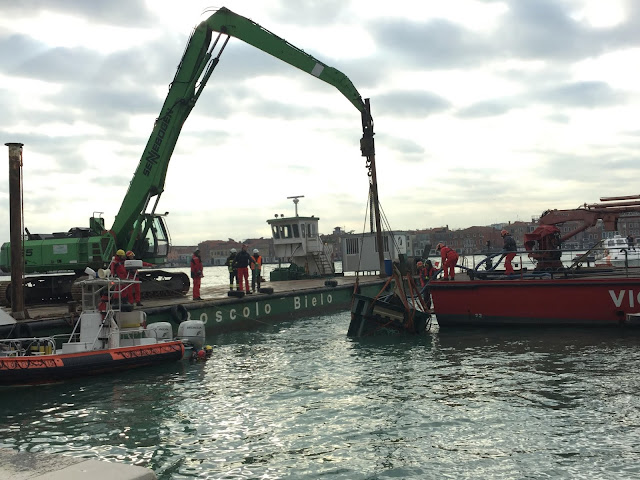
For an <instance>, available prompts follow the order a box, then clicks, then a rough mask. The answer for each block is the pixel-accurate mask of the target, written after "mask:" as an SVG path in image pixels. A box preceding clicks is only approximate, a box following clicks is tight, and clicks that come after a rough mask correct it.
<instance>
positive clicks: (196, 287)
mask: <svg viewBox="0 0 640 480" xmlns="http://www.w3.org/2000/svg"><path fill="white" fill-rule="evenodd" d="M202 269H203V266H202V259H201V258H200V249H199V248H198V249H196V251H195V252H193V256H192V257H191V278H193V299H194V300H202V298H200V282H201V281H202V277H204V274H203V273H202Z"/></svg>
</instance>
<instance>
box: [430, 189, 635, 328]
mask: <svg viewBox="0 0 640 480" xmlns="http://www.w3.org/2000/svg"><path fill="white" fill-rule="evenodd" d="M600 202H602V203H595V204H584V205H583V206H582V207H580V208H577V209H572V210H547V211H546V212H544V213H543V214H542V215H541V216H540V218H539V224H540V226H539V227H538V228H536V229H535V230H534V231H533V232H530V233H526V234H525V235H524V246H525V251H526V255H527V257H528V258H529V259H530V260H531V261H532V262H533V263H534V264H535V268H534V269H533V270H530V271H528V270H527V269H526V268H522V262H521V261H520V262H518V263H519V264H520V267H521V268H520V270H517V271H515V272H514V273H512V274H511V275H506V273H505V269H502V270H498V269H497V267H498V266H499V264H500V262H501V260H502V258H503V254H500V253H499V254H494V255H490V256H487V258H485V259H484V260H483V261H482V262H480V263H479V264H478V265H476V266H475V267H474V268H464V267H462V268H461V269H463V270H466V275H464V274H463V275H458V276H457V277H456V280H455V281H454V282H441V281H437V280H436V281H435V282H433V283H431V285H430V292H431V296H432V299H433V308H434V312H435V315H436V318H437V320H438V324H439V325H440V326H441V327H447V326H450V325H475V326H489V325H494V326H498V325H503V326H504V325H513V326H520V325H522V326H524V325H558V326H559V325H582V326H609V325H625V324H628V325H633V324H637V323H640V269H638V268H628V266H627V267H625V268H598V267H588V266H587V267H584V264H585V262H584V261H583V259H584V258H585V257H587V256H588V255H589V254H591V253H592V252H591V251H589V252H587V253H586V254H583V255H581V256H580V257H579V258H577V259H574V260H573V262H571V265H569V266H567V265H565V264H564V263H563V261H562V253H563V252H562V243H563V242H565V241H567V240H568V239H570V238H571V237H573V236H575V235H576V234H577V233H579V232H582V231H584V230H586V229H587V228H589V227H592V226H594V225H596V224H597V222H602V223H603V225H604V229H605V230H607V231H611V232H615V231H616V230H617V222H618V219H619V217H620V216H621V215H630V214H637V213H638V212H639V211H640V196H637V195H633V196H625V197H607V198H601V199H600ZM566 222H573V223H572V225H573V226H566V225H565V226H564V227H563V225H564V224H565V223H566ZM559 227H563V229H564V230H568V231H567V233H565V234H564V235H563V234H562V231H564V230H561V229H560V228H559ZM497 255H501V256H500V257H497ZM496 259H497V262H496Z"/></svg>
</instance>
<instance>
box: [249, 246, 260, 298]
mask: <svg viewBox="0 0 640 480" xmlns="http://www.w3.org/2000/svg"><path fill="white" fill-rule="evenodd" d="M252 258H253V262H252V263H251V291H252V292H255V291H257V290H260V280H261V278H260V275H262V255H260V251H259V250H258V249H257V248H254V249H253V255H252ZM256 285H257V290H256Z"/></svg>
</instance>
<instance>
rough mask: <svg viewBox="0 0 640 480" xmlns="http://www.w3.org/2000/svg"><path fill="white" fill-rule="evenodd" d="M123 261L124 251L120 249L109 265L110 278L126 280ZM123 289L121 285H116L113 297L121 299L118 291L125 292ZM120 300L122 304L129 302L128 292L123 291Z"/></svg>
mask: <svg viewBox="0 0 640 480" xmlns="http://www.w3.org/2000/svg"><path fill="white" fill-rule="evenodd" d="M125 260H126V255H125V253H124V250H122V249H120V250H118V251H117V252H116V254H115V255H114V256H113V259H112V260H111V263H110V264H109V271H110V272H111V276H112V277H117V278H119V279H121V280H126V279H127V270H126V268H124V262H125ZM125 288H126V285H122V284H121V285H118V286H117V287H116V288H115V289H114V293H113V297H114V298H121V294H120V291H121V290H125ZM122 300H123V301H124V302H128V301H129V291H124V293H122Z"/></svg>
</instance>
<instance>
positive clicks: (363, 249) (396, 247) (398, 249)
mask: <svg viewBox="0 0 640 480" xmlns="http://www.w3.org/2000/svg"><path fill="white" fill-rule="evenodd" d="M341 240H342V271H343V272H379V271H380V258H379V256H378V241H377V238H376V234H375V233H363V234H347V235H344V236H343V237H342V239H341ZM382 241H383V243H384V248H383V256H384V261H385V273H386V274H387V275H390V274H391V265H392V263H393V262H398V261H399V260H400V255H403V256H404V257H405V258H406V256H407V252H412V251H413V249H412V246H411V237H410V236H409V233H408V232H383V233H382Z"/></svg>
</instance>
